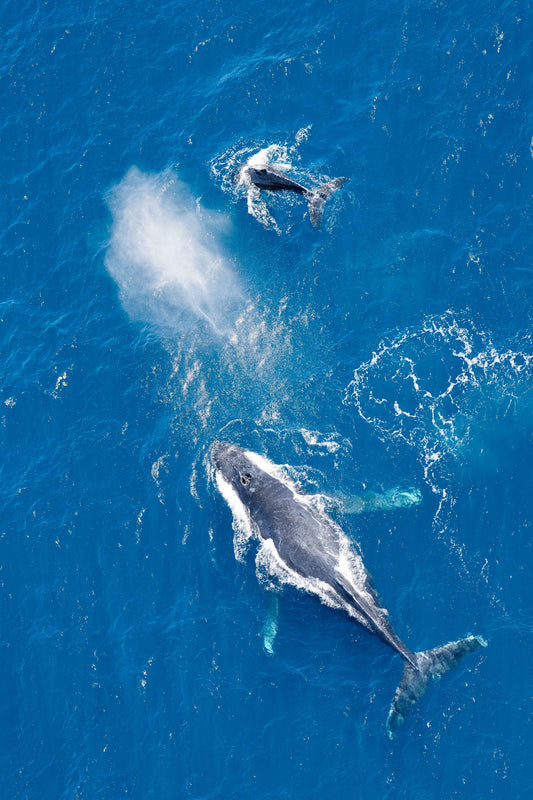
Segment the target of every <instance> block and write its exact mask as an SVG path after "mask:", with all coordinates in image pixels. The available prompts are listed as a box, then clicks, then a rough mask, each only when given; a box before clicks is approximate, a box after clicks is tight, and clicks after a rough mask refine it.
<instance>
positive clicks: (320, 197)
mask: <svg viewBox="0 0 533 800" xmlns="http://www.w3.org/2000/svg"><path fill="white" fill-rule="evenodd" d="M347 180H348V178H335V179H334V180H332V181H328V183H323V184H322V186H317V188H316V189H310V190H309V191H308V192H306V195H305V196H306V197H307V202H308V203H309V217H310V218H311V223H312V224H313V225H314V226H315V228H319V227H320V223H321V222H322V214H323V213H324V206H325V204H326V200H327V199H328V197H331V195H332V194H333V192H336V191H337V189H340V188H341V186H343V185H344V184H345V183H346V181H347Z"/></svg>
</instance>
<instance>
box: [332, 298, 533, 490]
mask: <svg viewBox="0 0 533 800" xmlns="http://www.w3.org/2000/svg"><path fill="white" fill-rule="evenodd" d="M528 350H529V352H528ZM530 351H531V342H529V341H527V342H520V343H513V344H512V346H509V347H504V348H498V347H497V346H496V345H495V344H494V343H493V342H492V340H491V338H490V336H489V335H488V334H486V333H485V332H483V331H479V330H477V329H476V327H475V325H474V323H473V322H472V321H471V320H468V319H466V318H465V319H463V320H460V319H459V320H458V319H457V318H456V317H455V316H454V314H453V313H452V312H446V313H445V314H443V315H441V316H436V317H428V318H426V319H425V320H424V321H423V323H422V326H421V327H419V328H414V329H408V330H406V331H403V332H401V333H398V334H397V335H396V336H395V337H393V338H391V339H389V340H384V341H382V342H380V344H379V347H378V348H377V350H376V352H374V353H373V355H372V357H371V359H370V360H369V361H367V362H365V363H363V364H361V365H360V366H359V367H357V369H356V370H355V372H354V377H353V380H352V381H351V383H350V384H349V385H348V387H347V388H346V390H345V396H344V403H345V404H346V405H353V406H355V408H356V409H357V411H358V413H359V415H360V416H361V417H362V419H364V420H365V421H366V422H368V423H370V424H371V425H372V427H373V429H374V430H375V431H376V433H377V435H378V436H379V437H380V438H381V440H382V441H384V442H388V443H391V442H394V443H403V444H407V445H408V446H409V447H411V448H414V449H415V450H416V451H417V452H418V457H419V459H420V461H421V463H422V466H423V468H424V474H425V478H426V480H427V481H428V483H429V484H430V485H431V486H432V488H433V489H434V491H435V492H437V493H440V494H442V495H443V496H445V495H446V485H447V483H448V478H449V475H451V474H452V473H453V472H454V471H456V470H457V469H459V470H461V471H464V470H465V469H468V468H469V467H472V468H473V469H474V470H476V471H479V470H487V469H489V470H490V469H491V467H492V465H493V463H494V465H497V463H498V452H499V451H500V449H501V446H502V444H503V443H504V442H509V441H513V440H514V441H516V438H517V437H523V435H524V428H525V427H527V426H528V425H529V428H531V422H530V421H529V422H528V420H530V419H531V416H532V411H533V355H532V354H531V352H530Z"/></svg>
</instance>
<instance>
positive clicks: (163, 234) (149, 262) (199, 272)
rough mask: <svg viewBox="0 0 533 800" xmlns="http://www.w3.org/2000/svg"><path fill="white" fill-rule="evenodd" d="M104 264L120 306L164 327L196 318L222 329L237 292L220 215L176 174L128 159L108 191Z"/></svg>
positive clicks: (172, 329) (228, 324)
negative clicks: (153, 171) (124, 171)
mask: <svg viewBox="0 0 533 800" xmlns="http://www.w3.org/2000/svg"><path fill="white" fill-rule="evenodd" d="M106 199H107V203H108V206H109V208H110V210H111V214H112V217H113V223H112V227H111V235H110V240H109V245H108V249H107V253H106V257H105V264H106V267H107V270H108V271H109V273H110V275H111V276H112V277H113V278H114V280H115V281H116V283H117V285H118V287H119V296H120V300H121V303H122V305H123V307H124V309H125V311H126V312H127V313H128V314H129V315H130V316H131V317H132V318H133V319H136V320H140V321H143V322H147V323H149V324H151V325H154V326H155V327H157V328H158V329H159V330H161V331H164V332H166V333H168V334H176V333H183V332H184V331H186V330H188V329H190V328H191V326H193V325H198V323H201V324H203V325H204V327H205V328H206V329H207V330H208V331H210V332H211V333H215V334H216V335H218V336H222V337H228V336H230V335H231V332H232V330H233V328H234V324H235V319H236V317H237V314H238V311H239V309H240V307H241V306H242V304H243V301H244V299H243V293H242V290H241V288H240V286H239V282H238V280H237V278H236V276H235V274H234V273H233V271H232V269H231V267H230V265H229V263H228V262H227V260H226V259H225V258H224V256H223V255H222V253H221V251H220V248H219V246H218V244H217V237H219V235H220V233H221V230H223V228H224V226H225V225H227V223H226V221H225V220H223V219H222V220H221V219H220V218H218V217H215V215H213V214H209V213H208V212H206V211H205V210H203V209H202V208H201V207H200V205H199V203H196V202H195V200H194V198H193V197H192V196H191V194H190V192H189V190H188V189H187V187H186V186H185V184H183V183H182V182H181V181H179V180H178V179H177V177H176V175H175V174H174V173H173V172H171V171H167V172H164V173H162V174H147V173H143V172H141V171H140V170H138V169H137V168H135V167H132V168H131V169H130V170H129V172H128V173H127V174H126V176H125V177H124V178H123V180H122V181H121V182H120V183H119V184H118V185H117V186H115V187H114V188H113V189H112V190H111V191H110V192H109V193H108V195H107V198H106Z"/></svg>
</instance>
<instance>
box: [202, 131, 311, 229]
mask: <svg viewBox="0 0 533 800" xmlns="http://www.w3.org/2000/svg"><path fill="white" fill-rule="evenodd" d="M310 129H311V126H310V125H309V126H308V127H307V128H301V129H300V130H299V131H298V132H297V133H296V136H295V141H294V143H293V144H288V143H287V144H280V143H271V144H268V145H264V146H259V147H258V145H257V144H253V145H244V146H243V145H242V143H241V144H239V145H238V146H236V147H231V148H229V149H228V150H226V151H225V152H224V153H221V154H220V155H218V156H217V157H216V158H214V159H213V161H212V162H211V165H210V166H211V174H212V176H213V178H214V180H215V181H216V182H217V183H219V184H220V186H221V188H222V190H223V191H225V192H228V193H229V194H231V195H232V196H233V197H234V198H235V199H236V200H241V199H243V198H244V199H245V200H246V205H247V208H248V213H249V214H250V215H251V216H252V217H254V219H256V220H257V222H259V223H260V224H261V225H262V226H263V227H265V228H268V229H270V230H274V231H276V233H287V232H288V231H289V230H290V228H291V225H292V223H291V221H290V219H287V218H286V219H285V220H284V222H283V223H280V222H279V221H278V220H276V219H275V218H274V217H273V216H272V213H271V211H270V207H271V206H272V205H275V204H276V203H279V202H283V205H284V206H285V207H290V206H291V205H292V204H293V203H298V202H299V201H298V199H296V198H294V197H290V196H287V195H286V196H285V197H284V198H283V200H282V201H280V199H279V198H276V197H275V196H272V195H271V196H270V197H268V200H267V197H266V196H265V194H264V193H263V192H261V191H260V190H259V189H258V188H257V187H256V186H254V185H253V184H252V182H251V181H250V179H249V177H248V174H247V170H248V168H249V167H254V168H256V169H260V168H261V167H265V166H266V165H268V164H270V165H272V166H275V167H277V168H278V169H280V170H282V171H283V172H289V173H290V172H291V171H293V170H294V168H295V166H296V165H298V163H299V160H300V156H299V153H298V146H299V145H300V144H301V142H302V141H305V139H306V138H307V136H308V135H309V132H310Z"/></svg>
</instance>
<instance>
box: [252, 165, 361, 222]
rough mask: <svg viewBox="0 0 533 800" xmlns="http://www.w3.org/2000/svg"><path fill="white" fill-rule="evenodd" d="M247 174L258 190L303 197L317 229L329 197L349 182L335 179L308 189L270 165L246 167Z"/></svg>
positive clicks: (343, 179) (344, 179) (345, 179)
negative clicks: (291, 193) (294, 194)
mask: <svg viewBox="0 0 533 800" xmlns="http://www.w3.org/2000/svg"><path fill="white" fill-rule="evenodd" d="M245 174H246V175H247V177H248V179H249V180H250V181H251V183H253V185H254V186H257V187H258V189H266V190H267V191H269V192H281V191H286V192H296V194H301V195H303V196H304V197H305V198H306V200H307V202H308V204H309V217H310V219H311V223H312V224H313V225H314V226H315V228H318V227H319V226H320V223H321V221H322V214H323V213H324V205H325V203H326V200H327V199H328V197H331V195H332V194H333V192H336V191H337V189H340V188H341V186H343V185H344V184H345V183H346V181H347V180H348V178H334V180H332V181H328V182H327V183H323V184H321V185H320V186H317V187H315V188H314V189H306V187H305V186H302V184H301V183H298V182H297V181H295V180H293V179H292V178H289V177H288V175H285V173H284V172H282V171H281V170H279V169H277V168H276V167H272V166H270V165H267V166H264V167H245Z"/></svg>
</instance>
